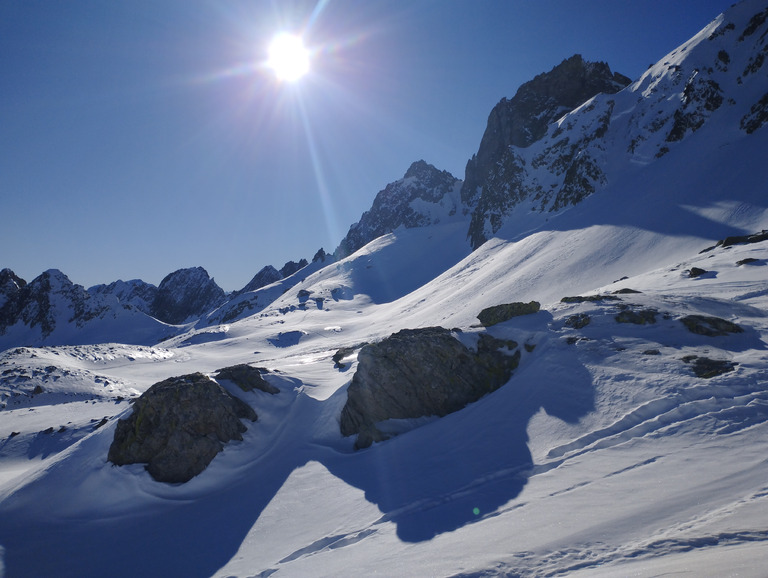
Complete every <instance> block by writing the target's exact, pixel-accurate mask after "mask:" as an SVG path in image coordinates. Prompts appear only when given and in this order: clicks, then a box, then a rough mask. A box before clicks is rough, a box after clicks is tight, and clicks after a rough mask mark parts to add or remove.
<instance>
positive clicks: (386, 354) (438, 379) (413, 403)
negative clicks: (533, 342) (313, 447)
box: [340, 327, 520, 448]
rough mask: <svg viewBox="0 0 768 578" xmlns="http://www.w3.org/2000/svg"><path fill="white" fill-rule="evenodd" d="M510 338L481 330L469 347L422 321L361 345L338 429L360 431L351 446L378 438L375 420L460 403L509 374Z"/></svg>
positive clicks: (514, 359) (441, 411)
mask: <svg viewBox="0 0 768 578" xmlns="http://www.w3.org/2000/svg"><path fill="white" fill-rule="evenodd" d="M513 344H514V342H507V341H502V340H497V339H495V338H492V337H491V336H485V337H481V338H480V340H479V342H478V350H477V352H473V351H471V350H470V349H468V348H467V347H465V346H464V345H463V344H462V343H461V342H460V341H458V340H457V339H456V338H455V337H454V336H453V335H452V334H451V332H450V331H448V330H447V329H444V328H442V327H428V328H423V329H404V330H402V331H400V332H398V333H395V334H393V335H392V336H390V337H389V338H387V339H385V340H383V341H381V342H379V343H373V344H369V345H366V346H365V347H363V348H362V349H361V350H360V353H359V354H358V357H357V359H358V366H357V371H356V372H355V375H354V377H353V378H352V383H351V384H350V386H349V389H348V391H347V403H346V404H345V405H344V408H343V409H342V412H341V423H340V426H341V433H342V434H343V435H345V436H350V435H353V434H360V436H359V437H358V439H357V443H356V447H358V448H362V447H366V446H367V445H370V443H372V442H373V441H376V440H380V439H383V435H382V434H381V432H379V431H378V430H377V428H376V424H377V423H378V422H381V421H385V420H388V419H409V418H418V417H424V416H444V415H446V414H449V413H452V412H454V411H457V410H459V409H461V408H463V407H464V406H466V405H467V404H468V403H471V402H473V401H476V400H478V399H480V398H481V397H482V396H484V395H485V394H487V393H490V392H492V391H494V390H496V389H498V388H499V387H501V386H502V385H504V383H506V382H507V381H508V380H509V378H510V376H511V374H512V371H513V370H514V368H515V367H517V364H518V363H519V359H520V351H519V350H517V351H516V352H515V353H514V354H513V355H510V352H509V351H508V349H509V346H511V345H513ZM514 345H516V344H514ZM505 349H506V350H507V351H506V352H505V351H504V350H505Z"/></svg>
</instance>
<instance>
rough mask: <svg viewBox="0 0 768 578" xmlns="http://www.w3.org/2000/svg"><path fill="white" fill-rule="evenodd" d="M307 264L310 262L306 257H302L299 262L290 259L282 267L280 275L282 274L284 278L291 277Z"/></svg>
mask: <svg viewBox="0 0 768 578" xmlns="http://www.w3.org/2000/svg"><path fill="white" fill-rule="evenodd" d="M307 265H309V263H307V260H306V259H301V260H299V262H298V263H296V262H295V261H288V262H287V263H286V264H285V265H283V267H282V269H280V275H282V276H283V278H286V277H290V276H291V275H293V274H294V273H296V271H299V270H301V269H303V268H304V267H306V266H307Z"/></svg>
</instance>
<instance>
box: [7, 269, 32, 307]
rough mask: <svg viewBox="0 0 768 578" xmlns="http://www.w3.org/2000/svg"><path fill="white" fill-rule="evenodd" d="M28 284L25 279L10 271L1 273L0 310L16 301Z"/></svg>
mask: <svg viewBox="0 0 768 578" xmlns="http://www.w3.org/2000/svg"><path fill="white" fill-rule="evenodd" d="M26 284H27V282H26V281H24V279H22V278H21V277H19V276H18V275H16V273H14V272H13V271H11V270H10V269H3V270H2V271H0V308H2V307H3V305H5V304H6V303H7V302H8V301H12V300H14V299H16V296H17V295H18V294H19V292H20V291H21V289H22V288H23V287H24V286H25V285H26Z"/></svg>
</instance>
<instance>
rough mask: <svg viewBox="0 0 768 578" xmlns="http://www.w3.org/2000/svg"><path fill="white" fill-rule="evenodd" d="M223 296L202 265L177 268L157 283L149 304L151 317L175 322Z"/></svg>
mask: <svg viewBox="0 0 768 578" xmlns="http://www.w3.org/2000/svg"><path fill="white" fill-rule="evenodd" d="M224 297H225V293H224V290H223V289H222V288H221V287H219V286H218V285H217V284H216V282H215V281H214V280H213V279H212V278H211V277H209V276H208V272H207V271H206V270H205V269H203V268H202V267H190V268H188V269H179V270H178V271H174V272H173V273H170V274H169V275H167V276H166V277H165V278H164V279H163V280H162V281H161V282H160V286H159V287H158V288H157V296H156V297H155V300H154V302H153V303H152V316H153V317H155V318H156V319H159V320H160V321H164V322H166V323H170V324H172V325H178V324H179V323H183V322H184V321H186V320H188V319H189V318H191V317H193V316H199V315H201V314H202V313H204V312H206V311H208V310H210V309H213V308H214V307H215V306H217V305H220V304H221V302H222V301H223V299H224Z"/></svg>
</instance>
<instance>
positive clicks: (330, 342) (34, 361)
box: [0, 0, 768, 577]
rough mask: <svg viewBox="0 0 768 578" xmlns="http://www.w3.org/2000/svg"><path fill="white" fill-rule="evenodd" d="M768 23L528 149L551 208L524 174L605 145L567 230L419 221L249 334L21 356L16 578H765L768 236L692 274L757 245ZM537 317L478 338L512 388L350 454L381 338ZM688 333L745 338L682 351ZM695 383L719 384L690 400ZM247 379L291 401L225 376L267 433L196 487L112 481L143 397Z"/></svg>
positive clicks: (2, 501) (12, 540)
mask: <svg viewBox="0 0 768 578" xmlns="http://www.w3.org/2000/svg"><path fill="white" fill-rule="evenodd" d="M767 20H768V7H767V6H766V3H765V2H764V1H757V0H752V1H748V2H744V3H742V4H739V5H737V6H735V7H734V8H732V9H731V10H730V11H728V12H727V13H726V14H725V15H723V16H721V17H719V18H718V19H716V20H715V21H714V22H713V23H712V25H710V26H709V27H707V28H706V29H705V30H703V31H702V32H701V33H700V34H699V35H697V36H696V37H695V38H693V39H692V40H690V41H689V42H687V43H685V44H684V45H682V46H681V47H680V48H679V49H678V50H676V51H674V52H672V53H670V54H669V55H667V56H666V57H665V58H664V59H662V60H661V61H660V62H659V63H657V64H656V65H654V66H653V67H651V68H650V69H649V70H648V71H647V72H646V73H645V74H644V75H643V76H642V77H641V78H640V79H638V80H636V81H635V82H633V83H632V84H630V85H629V86H628V87H627V88H626V89H624V90H622V91H620V92H618V93H616V94H613V95H610V96H604V95H598V96H596V97H595V98H593V99H591V100H590V101H588V102H587V103H584V104H583V105H582V106H581V107H579V108H578V109H577V110H575V111H571V112H568V113H567V114H565V116H563V117H562V118H560V119H558V120H557V121H556V122H554V123H553V124H551V125H550V126H549V128H548V129H547V134H546V136H545V137H543V138H542V140H540V141H537V142H535V143H533V144H531V145H530V146H528V147H527V148H525V149H515V154H517V155H519V156H521V157H522V158H524V159H525V160H526V163H525V172H526V175H527V176H526V179H528V180H527V182H529V183H538V185H540V186H541V188H542V190H543V191H545V192H547V191H550V190H555V189H557V187H559V186H561V185H562V182H563V181H562V175H560V176H558V175H557V174H556V173H555V172H553V171H552V170H550V169H551V167H552V166H553V165H552V164H551V163H549V164H548V163H546V162H543V164H541V165H540V170H537V169H535V167H533V160H534V159H536V158H539V157H541V156H542V155H544V157H546V156H547V155H548V154H551V153H552V150H551V148H550V151H549V153H547V152H546V149H547V148H548V147H552V146H553V145H554V144H555V143H556V142H559V140H562V139H564V138H568V139H569V141H568V142H569V143H576V142H582V141H580V140H579V139H581V137H582V136H584V135H593V134H594V133H595V127H596V126H597V124H599V125H600V126H605V127H606V128H605V130H604V133H603V135H602V136H601V137H600V138H599V139H592V140H589V142H586V143H582V145H580V147H582V148H581V149H580V151H581V152H576V153H575V154H576V155H577V156H578V155H582V154H583V155H589V156H590V158H591V159H593V161H594V163H595V165H596V166H597V167H599V169H600V172H601V174H602V177H601V178H599V179H593V180H590V183H592V185H593V186H594V192H592V194H590V195H588V196H586V197H584V198H583V199H581V200H580V202H578V203H577V204H575V205H573V206H571V205H568V206H567V207H566V208H564V209H563V208H558V210H555V211H550V210H549V209H550V208H552V206H551V202H552V199H554V198H555V197H547V196H546V194H544V195H543V196H540V197H539V198H536V194H533V196H529V197H528V198H527V200H525V201H523V202H522V203H520V204H518V205H515V206H513V207H511V209H510V210H508V211H507V210H505V211H504V213H503V214H501V213H499V215H500V221H499V223H500V225H499V227H498V228H496V227H495V226H494V227H491V228H486V229H484V232H485V234H486V236H487V237H488V241H487V242H485V243H484V244H482V245H480V246H479V247H478V248H477V249H476V250H474V251H471V248H470V247H469V245H468V242H467V239H466V237H467V231H468V227H469V223H470V218H471V215H469V214H467V215H466V216H464V218H458V217H456V218H452V219H448V220H447V221H446V220H443V221H441V222H440V223H435V222H434V221H430V224H429V226H415V227H411V228H407V227H406V226H402V227H399V228H397V229H396V230H394V231H391V232H389V233H387V234H385V235H383V236H381V237H378V238H376V239H374V240H372V241H371V242H369V243H368V244H367V245H365V246H364V247H362V248H361V249H360V250H358V251H356V252H354V253H352V254H351V255H350V256H348V257H346V258H344V259H341V260H339V261H335V262H331V260H330V259H329V260H328V261H327V262H325V261H320V260H318V261H316V262H313V263H312V264H310V265H309V266H308V267H306V268H305V269H303V270H302V271H299V272H298V273H295V274H294V277H293V278H292V279H283V280H278V281H277V282H276V283H273V284H272V285H267V286H264V287H261V288H259V289H257V290H256V291H252V292H247V293H244V294H243V295H240V296H238V297H237V298H239V299H241V301H239V302H242V303H247V304H250V305H251V306H252V307H253V310H252V311H251V310H249V309H248V305H243V306H242V309H241V310H240V311H239V312H237V313H233V314H231V315H232V317H231V320H229V321H226V322H225V323H222V321H221V319H223V317H224V316H225V315H227V311H228V310H224V309H220V310H218V311H219V313H212V314H210V316H209V317H208V321H206V320H205V319H203V320H202V321H200V322H198V323H197V326H196V328H194V329H193V328H190V327H187V328H178V327H176V328H175V330H174V331H175V333H172V335H173V336H172V337H170V338H169V339H166V340H165V341H162V342H160V343H158V342H156V341H143V342H142V341H133V342H131V341H130V340H127V342H126V344H116V343H105V344H96V345H82V344H81V345H72V344H70V345H61V346H56V347H52V346H47V347H37V348H33V347H26V348H15V347H11V348H10V349H7V350H6V351H4V352H2V353H1V354H0V407H2V409H0V561H1V562H0V574H2V573H3V571H4V572H5V574H6V575H8V576H43V575H57V576H92V575H104V574H107V575H124V576H137V575H145V576H166V575H180V576H254V575H260V576H268V575H277V576H280V575H285V576H310V575H311V576H365V575H374V574H378V575H387V576H401V575H418V576H423V575H437V576H448V575H463V576H488V575H513V576H514V575H523V576H564V575H568V576H579V577H581V576H590V577H591V576H627V575H637V576H657V575H669V574H675V573H680V574H682V573H686V572H687V573H690V574H691V575H696V576H721V575H739V576H755V577H757V576H763V575H764V573H765V561H766V559H768V481H767V480H768V460H766V455H765V439H766V436H767V435H768V281H767V279H768V273H767V271H768V240H763V241H760V242H755V243H749V244H745V243H737V244H732V245H729V246H727V247H726V246H718V247H716V248H714V249H711V250H709V251H705V252H701V251H702V250H703V249H706V248H709V247H712V246H713V245H715V244H716V241H717V240H718V239H724V238H726V237H728V236H734V235H747V234H750V233H754V232H756V231H760V230H762V229H768V196H767V195H766V188H765V187H766V184H765V183H768V164H766V163H765V159H764V156H765V154H764V151H765V150H768V128H766V127H765V126H764V123H765V122H766V118H767V117H766V112H765V110H766V105H765V101H766V100H768V97H766V91H768V64H763V60H764V56H765V54H766V52H768V21H767ZM726 53H727V57H726V56H725V54H726ZM718 63H719V64H718ZM713 83H716V84H717V87H715V85H714V84H713ZM720 97H722V101H720ZM611 103H612V104H611ZM716 103H719V104H717V106H715V105H716ZM761 103H763V104H761ZM595 123H597V124H595ZM600 123H603V124H600ZM605 123H607V124H605ZM558 131H560V132H558ZM601 132H603V131H601ZM556 133H557V134H556ZM563 146H565V145H563ZM558 179H560V180H558ZM553 184H554V185H555V187H552V185H553ZM456 192H457V189H455V188H454V189H452V191H451V193H449V194H451V195H453V196H452V197H451V198H452V199H456ZM542 202H544V205H542ZM542 206H543V209H544V210H541V209H542ZM433 208H434V207H433ZM532 209H533V210H532ZM461 214H462V213H461V211H459V212H458V215H461ZM454 216H456V215H454ZM693 268H698V269H701V270H703V271H704V273H700V272H694V274H693V275H691V269H693ZM696 273H699V274H696ZM50 277H51V279H52V280H56V279H58V281H57V283H58V285H57V286H60V287H62V288H64V287H65V286H66V283H64V282H63V280H62V278H61V277H60V276H59V274H54V273H53V272H50ZM3 279H4V281H3V283H4V284H3V286H2V288H3V291H4V293H3V294H2V295H4V296H5V295H11V294H16V292H17V291H20V290H22V289H23V288H22V287H20V286H19V285H20V283H18V282H17V281H14V280H13V278H12V277H10V275H8V274H6V275H5V277H3ZM281 283H282V285H281ZM14 287H15V288H14ZM70 290H71V289H70ZM567 296H571V297H573V296H582V297H590V296H591V298H589V299H571V300H567V301H566V302H563V301H561V299H562V298H563V297H567ZM97 297H98V296H97V295H94V297H93V298H94V299H96V298H97ZM262 297H263V300H264V304H262V302H261V301H259V299H262ZM531 300H536V301H539V302H540V303H541V311H539V313H536V314H534V315H529V316H525V317H518V318H513V319H512V320H510V321H507V322H504V323H501V324H499V325H496V326H493V327H491V328H489V329H488V331H489V332H490V333H491V334H492V335H494V336H496V337H499V338H502V339H513V340H515V341H516V342H518V343H520V344H521V345H522V347H521V352H522V357H521V360H520V365H519V367H518V368H517V370H515V373H514V374H513V376H512V378H511V379H510V381H509V382H508V383H507V384H506V385H504V386H502V387H501V388H500V389H498V390H497V391H495V392H494V393H492V394H490V395H487V396H486V397H484V398H482V399H480V400H479V401H477V402H475V403H473V404H471V405H469V406H467V407H466V408H464V409H463V410H460V411H458V412H456V413H453V414H450V415H448V416H446V417H443V418H440V419H429V418H426V419H420V420H413V421H403V420H398V421H397V422H395V423H385V424H382V427H385V428H386V429H387V431H388V432H391V433H399V435H397V436H396V437H393V438H392V439H390V440H388V441H386V442H382V443H377V444H374V445H373V446H372V447H370V448H369V449H367V450H363V451H354V450H353V443H354V439H353V438H351V437H350V438H344V437H342V435H341V434H340V432H339V416H340V413H341V409H342V407H343V405H344V403H345V401H346V388H347V386H348V384H349V383H350V381H351V377H352V375H353V372H354V371H355V367H356V352H357V351H358V350H359V347H360V346H361V345H362V344H363V343H365V342H370V341H374V340H377V339H382V338H384V337H386V336H389V335H390V334H392V333H394V332H396V331H398V330H400V329H404V328H417V327H428V326H436V325H440V326H443V327H446V328H451V329H454V330H456V329H460V330H461V331H460V332H456V334H457V335H459V336H460V339H461V340H462V341H463V342H464V343H465V344H466V345H467V346H470V347H472V346H474V344H475V343H476V340H477V334H478V332H479V331H481V329H480V328H479V327H478V320H477V317H476V316H477V314H478V313H479V312H480V311H481V310H482V309H483V308H485V307H489V306H492V305H498V304H500V303H508V302H511V301H523V302H528V301H531ZM83 302H84V303H86V301H85V300H84V301H83ZM235 305H236V303H235ZM2 306H3V305H2V304H0V307H2ZM222 307H224V308H226V307H227V305H226V304H225V305H224V306H222ZM52 310H53V311H59V309H52ZM89 310H90V309H89ZM125 311H126V314H128V313H131V311H133V310H131V309H125ZM33 313H34V312H33V311H32V309H30V313H29V315H33ZM59 314H60V313H57V315H59ZM61 315H62V316H63V315H64V314H63V313H61ZM142 315H144V314H143V313H142ZM690 315H699V316H708V317H718V318H721V319H724V320H727V321H729V322H732V323H735V324H737V325H738V326H739V327H740V328H741V329H742V330H743V331H741V332H730V333H726V334H724V335H719V336H708V335H701V334H697V333H693V332H691V331H689V329H688V328H687V327H686V325H685V324H684V323H683V322H682V321H681V320H682V319H683V318H686V317H687V316H690ZM62 319H63V317H62ZM94 319H96V318H94ZM137 319H138V318H137ZM142 319H151V318H148V317H147V316H146V315H144V317H142ZM632 319H635V320H638V319H640V320H645V323H644V324H635V323H631V322H629V323H627V322H622V321H631V320H632ZM651 320H652V321H651ZM42 321H43V320H41V321H40V323H39V324H38V325H36V326H35V330H36V331H40V330H41V327H42ZM137 323H138V322H137ZM142 323H144V321H142ZM157 323H158V324H159V322H157ZM159 325H160V327H166V328H167V327H169V326H164V325H162V324H159ZM88 327H93V329H91V331H93V335H92V337H94V338H95V337H97V336H98V326H97V325H88ZM131 327H132V326H131V324H130V323H127V322H126V328H131ZM139 327H143V326H139ZM143 330H144V329H142V331H143ZM73 331H74V330H73ZM107 333H108V334H109V335H115V333H113V332H112V329H109V332H107ZM158 335H159V333H158ZM61 343H66V341H62V342H61ZM80 343H82V342H80ZM91 343H97V341H95V340H93V341H91ZM131 343H133V344H131ZM342 348H349V349H348V350H347V353H346V356H345V357H344V358H343V359H342V360H341V364H335V363H334V360H333V356H334V354H335V353H336V352H337V351H338V350H340V349H342ZM701 360H712V362H713V363H712V364H711V365H712V366H714V367H717V366H719V367H721V368H723V369H724V372H723V373H720V374H718V375H714V376H711V377H699V376H697V374H696V371H695V370H696V367H697V363H700V362H701ZM714 362H718V363H714ZM237 363H251V364H253V365H255V366H261V367H267V368H268V369H270V370H271V372H270V373H269V374H267V376H266V379H267V380H268V381H269V382H270V383H271V384H272V385H274V386H275V387H277V388H278V389H279V390H280V393H278V394H276V395H269V394H266V393H264V392H260V391H254V392H248V393H245V392H243V391H241V390H239V389H238V388H237V387H235V386H234V385H233V384H232V383H230V382H227V381H226V380H221V382H220V383H221V384H222V386H224V387H225V388H227V389H228V390H229V391H231V392H232V393H233V395H236V396H238V397H239V398H240V399H242V400H244V401H245V402H246V403H248V404H249V405H251V406H252V407H253V408H254V410H255V411H256V413H257V414H258V416H259V418H258V421H257V422H255V423H253V424H250V423H249V428H248V431H247V432H246V433H245V434H244V439H243V441H242V442H232V443H229V444H227V446H226V447H225V449H224V451H223V452H222V453H220V454H219V455H218V456H217V457H216V458H215V459H214V460H213V461H212V463H211V465H210V466H209V467H208V468H207V469H206V470H205V471H204V472H203V473H201V474H200V475H198V476H197V477H195V478H193V479H192V480H191V481H189V482H187V483H186V484H181V485H170V484H162V483H157V482H155V481H153V480H152V479H151V477H150V476H149V474H148V473H147V472H146V471H145V470H144V468H143V467H142V466H141V465H132V466H122V467H116V466H113V465H111V464H110V463H108V462H107V461H106V457H107V452H108V449H109V446H110V443H111V441H112V439H113V436H114V431H115V427H116V423H117V420H118V418H119V417H121V416H127V415H128V414H129V413H130V412H131V405H130V403H129V401H130V399H131V398H135V397H137V396H138V395H139V394H140V393H141V392H143V391H145V390H146V389H147V388H149V386H150V385H152V384H153V383H156V382H158V381H161V380H163V379H166V378H168V377H171V376H176V375H183V374H190V373H194V372H197V371H200V372H202V373H204V374H207V375H211V376H214V375H215V374H216V372H217V370H218V369H220V368H222V367H226V366H230V365H235V364H237ZM706 363H709V362H706ZM718 364H719V365H718Z"/></svg>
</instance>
